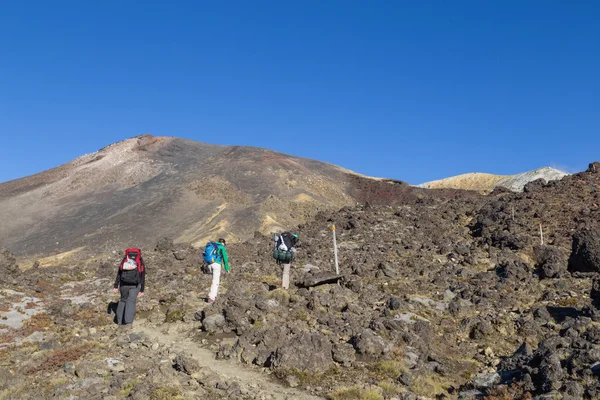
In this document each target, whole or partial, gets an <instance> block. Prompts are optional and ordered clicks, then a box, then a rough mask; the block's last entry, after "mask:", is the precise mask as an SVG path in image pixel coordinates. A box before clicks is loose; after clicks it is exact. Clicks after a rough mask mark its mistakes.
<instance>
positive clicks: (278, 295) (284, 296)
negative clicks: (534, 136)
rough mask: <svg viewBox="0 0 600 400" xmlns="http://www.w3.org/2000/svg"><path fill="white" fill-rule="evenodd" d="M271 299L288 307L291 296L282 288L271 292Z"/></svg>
mask: <svg viewBox="0 0 600 400" xmlns="http://www.w3.org/2000/svg"><path fill="white" fill-rule="evenodd" d="M269 297H271V298H272V299H275V300H277V301H278V302H279V303H280V304H282V305H286V304H288V303H289V302H290V294H289V293H288V291H287V290H284V289H281V288H277V289H275V290H273V291H272V292H269Z"/></svg>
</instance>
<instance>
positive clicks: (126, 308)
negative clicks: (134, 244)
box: [113, 248, 146, 326]
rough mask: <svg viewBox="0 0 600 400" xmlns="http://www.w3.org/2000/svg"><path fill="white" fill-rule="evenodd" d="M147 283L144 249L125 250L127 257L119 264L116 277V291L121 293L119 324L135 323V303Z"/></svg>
mask: <svg viewBox="0 0 600 400" xmlns="http://www.w3.org/2000/svg"><path fill="white" fill-rule="evenodd" d="M145 284H146V266H145V265H144V260H143V259H142V251H141V250H140V249H136V248H129V249H127V250H125V257H124V258H123V260H122V261H121V264H120V265H119V271H118V272H117V278H116V279H115V284H114V288H113V290H114V292H115V293H119V292H120V293H121V299H120V300H119V304H118V306H117V324H118V325H119V326H122V325H129V326H131V324H133V317H134V315H135V305H136V302H137V299H138V297H142V296H143V295H144V286H145Z"/></svg>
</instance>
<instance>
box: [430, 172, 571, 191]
mask: <svg viewBox="0 0 600 400" xmlns="http://www.w3.org/2000/svg"><path fill="white" fill-rule="evenodd" d="M567 175H569V174H567V173H566V172H562V171H559V170H557V169H555V168H551V167H542V168H538V169H536V170H533V171H527V172H523V173H520V174H515V175H494V174H486V173H481V172H473V173H469V174H462V175H457V176H452V177H449V178H444V179H440V180H436V181H431V182H426V183H422V184H420V185H419V187H422V188H427V189H442V188H445V189H465V190H476V191H479V192H482V193H489V192H491V191H492V190H494V189H495V188H496V187H503V188H506V189H509V190H512V191H513V192H522V191H523V187H525V185H526V184H528V183H529V182H532V181H535V180H537V179H543V180H544V181H546V182H550V181H554V180H559V179H562V178H563V177H565V176H567Z"/></svg>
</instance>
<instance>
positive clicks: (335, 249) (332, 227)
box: [331, 225, 340, 275]
mask: <svg viewBox="0 0 600 400" xmlns="http://www.w3.org/2000/svg"><path fill="white" fill-rule="evenodd" d="M331 231H332V232H333V255H334V256H335V274H336V275H339V274H340V267H339V266H338V253H337V241H336V239H335V225H331Z"/></svg>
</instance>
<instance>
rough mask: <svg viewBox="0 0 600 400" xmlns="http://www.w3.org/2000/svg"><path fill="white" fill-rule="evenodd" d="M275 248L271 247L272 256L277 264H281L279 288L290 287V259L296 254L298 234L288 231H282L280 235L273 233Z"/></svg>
mask: <svg viewBox="0 0 600 400" xmlns="http://www.w3.org/2000/svg"><path fill="white" fill-rule="evenodd" d="M273 240H274V241H275V248H274V249H273V258H275V260H277V264H278V265H283V274H282V277H281V288H282V289H289V288H290V268H291V266H292V260H293V259H294V255H295V254H296V244H297V243H298V235H297V234H295V233H294V234H292V233H290V232H283V233H282V234H281V235H275V236H274V238H273Z"/></svg>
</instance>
